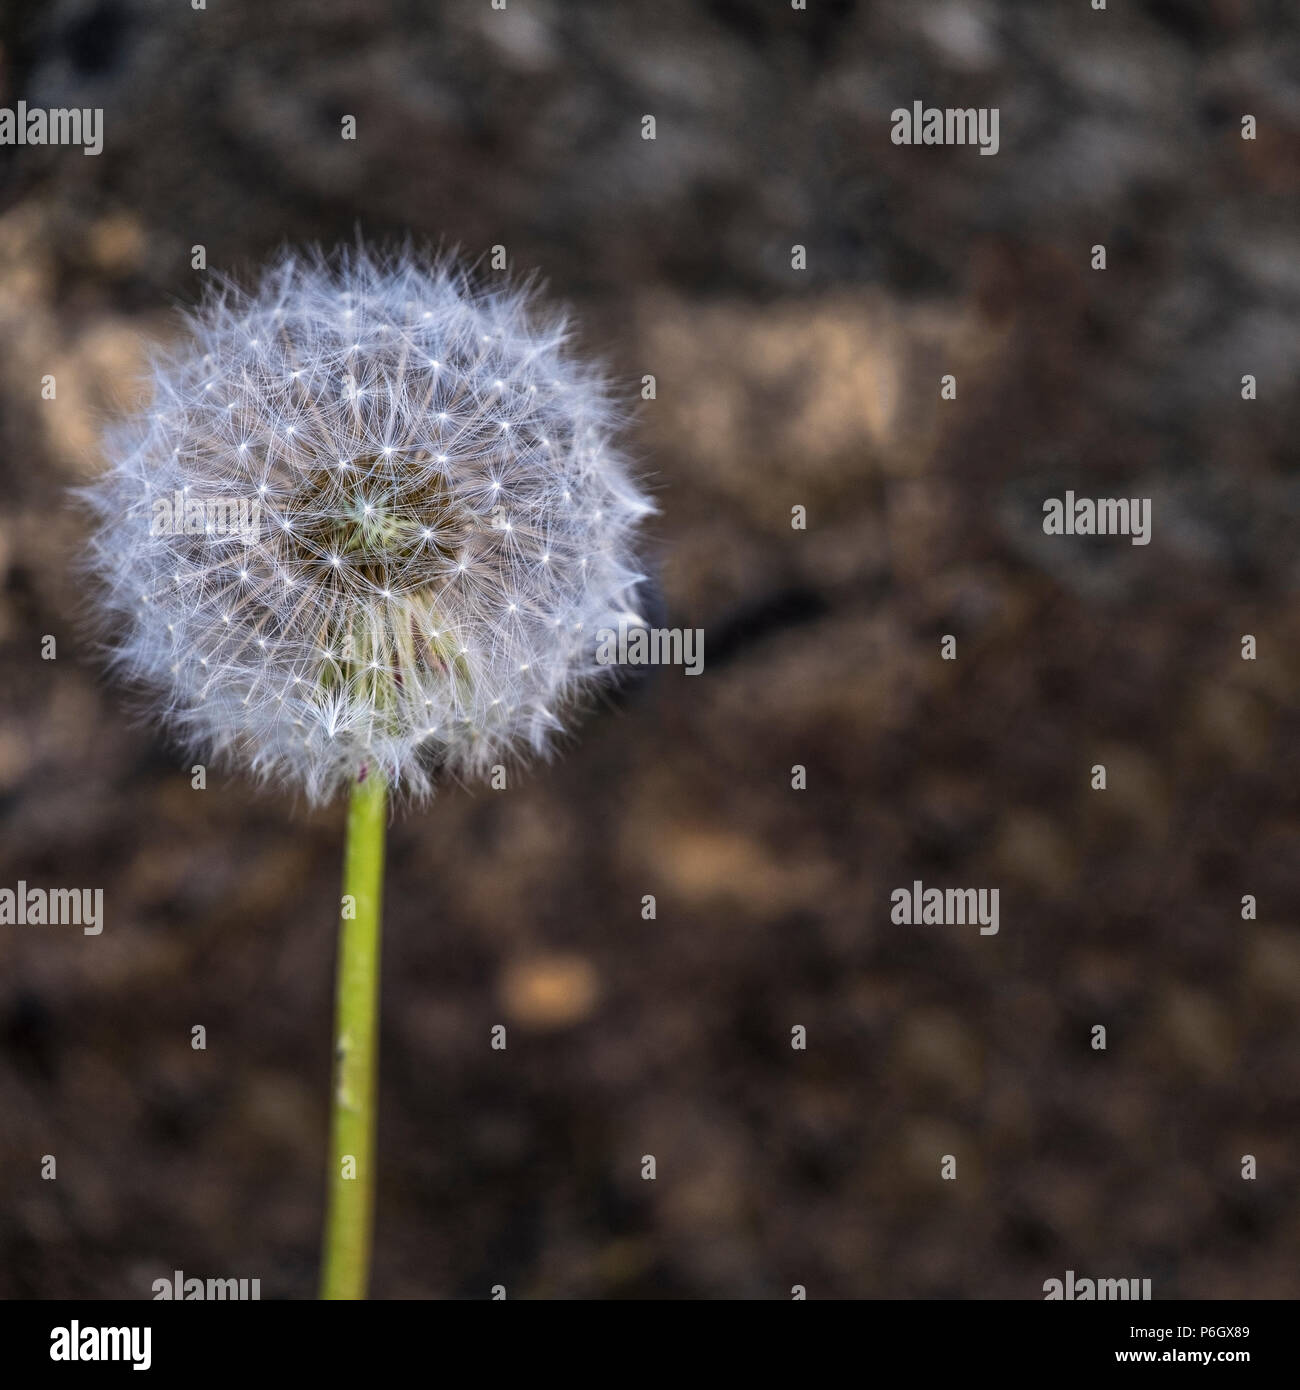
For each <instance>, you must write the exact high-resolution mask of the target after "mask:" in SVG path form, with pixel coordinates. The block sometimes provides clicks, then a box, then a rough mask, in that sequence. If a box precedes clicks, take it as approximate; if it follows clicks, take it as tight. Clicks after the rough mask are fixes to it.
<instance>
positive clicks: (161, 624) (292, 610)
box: [86, 251, 652, 801]
mask: <svg viewBox="0 0 1300 1390" xmlns="http://www.w3.org/2000/svg"><path fill="white" fill-rule="evenodd" d="M187 328H188V332H187V335H186V338H185V341H184V344H183V346H182V347H181V348H179V349H178V350H176V351H174V352H172V353H170V354H167V355H165V356H164V355H162V354H159V355H157V356H156V357H155V360H154V361H153V364H152V366H151V371H150V387H151V393H150V394H151V397H152V399H151V400H150V402H149V404H148V405H147V407H146V408H145V409H143V410H142V411H141V412H140V414H139V415H138V416H136V417H135V418H134V419H133V420H131V421H129V422H128V423H127V424H125V425H123V426H121V427H119V428H117V429H115V430H114V431H112V432H111V433H110V435H109V437H108V440H107V454H108V459H109V467H108V469H107V471H106V472H105V473H104V475H103V476H102V477H101V478H100V479H99V480H98V481H97V482H96V483H94V484H93V485H92V486H91V487H90V488H88V489H86V496H87V498H88V500H89V502H90V504H91V505H92V507H93V508H94V510H95V512H96V516H97V522H98V525H97V529H96V533H95V536H94V540H93V547H92V557H93V567H94V570H95V571H96V573H97V575H98V576H99V578H100V579H101V581H102V582H101V584H100V586H99V587H100V589H101V591H102V592H101V606H102V608H103V610H104V612H105V613H106V614H107V615H108V616H109V617H110V618H112V619H113V620H114V624H113V625H114V627H115V629H116V632H117V635H116V636H115V638H114V641H113V646H112V653H113V656H114V658H115V660H116V662H117V663H118V665H119V666H120V668H121V669H122V670H123V671H124V672H125V673H126V674H127V675H128V676H129V677H131V678H132V679H133V680H136V681H138V682H140V683H142V684H143V685H145V686H146V687H148V688H150V689H151V690H154V691H158V692H162V693H163V695H164V697H165V706H164V709H163V711H162V712H163V713H164V714H165V716H166V718H167V719H168V721H169V722H170V724H171V725H172V727H173V728H174V729H175V730H176V731H177V732H178V733H179V734H180V735H181V737H182V739H183V740H184V741H185V742H187V743H188V744H189V745H191V746H192V747H194V748H195V749H196V750H197V751H200V752H204V753H207V754H208V755H209V756H218V757H220V756H225V757H228V758H231V759H233V760H235V761H237V762H240V763H242V764H243V765H245V766H247V767H248V768H250V769H251V770H252V771H253V772H254V773H256V774H257V775H259V776H262V777H265V778H268V779H274V780H277V781H282V782H284V783H286V784H289V785H292V786H295V787H297V788H298V789H300V790H301V791H302V792H304V793H305V794H306V796H307V797H308V798H309V799H310V800H312V801H321V800H325V799H327V798H329V797H331V796H333V795H334V794H335V793H336V792H338V791H339V790H341V789H342V788H344V787H345V786H346V785H348V784H349V783H350V782H351V780H352V779H354V778H355V777H356V776H358V775H359V774H360V773H361V772H362V771H363V769H366V768H368V767H378V768H379V769H382V771H383V772H384V774H385V775H386V776H387V778H388V779H389V780H390V782H392V783H393V784H394V786H395V788H396V789H397V790H398V791H399V792H400V793H403V794H405V795H407V796H410V797H415V798H421V797H424V796H427V795H428V794H430V792H431V791H432V787H433V783H434V780H435V778H436V776H437V774H438V773H440V772H446V773H448V774H449V775H452V776H455V777H460V778H473V777H476V776H481V775H483V774H484V773H485V772H486V771H487V770H488V769H490V768H491V767H493V766H494V765H496V764H498V763H502V762H507V761H511V760H512V759H514V758H516V757H518V756H520V755H525V754H528V753H530V752H531V753H544V752H545V751H546V750H547V748H548V746H549V745H550V743H551V741H552V739H553V736H554V735H555V734H556V733H557V732H558V731H560V730H561V728H562V727H563V720H564V719H565V717H566V715H567V714H568V713H569V712H570V711H571V710H572V709H573V708H574V705H575V702H576V701H577V700H578V699H579V697H580V696H581V694H582V693H583V691H584V690H585V689H587V688H589V687H590V686H592V685H594V684H595V683H597V682H599V681H600V680H602V679H607V678H608V677H609V675H610V668H609V667H608V666H602V665H600V664H598V662H597V661H596V656H595V652H596V642H595V634H596V632H597V631H598V630H599V629H600V628H602V627H609V628H616V627H617V625H618V622H619V618H620V616H621V617H622V618H623V621H624V622H626V621H627V613H628V610H629V609H634V608H635V607H636V603H635V591H636V588H637V585H638V584H639V583H640V581H641V579H642V576H641V575H640V574H639V573H638V571H637V562H636V556H635V551H634V531H635V528H636V525H637V523H638V521H639V520H640V519H641V518H642V517H643V516H644V515H645V514H646V513H648V512H649V511H651V510H652V508H651V506H650V504H649V503H648V501H647V500H646V498H645V497H644V496H643V494H642V493H641V492H640V490H639V489H638V488H637V486H636V485H635V482H634V480H633V478H632V477H631V475H630V473H629V470H628V467H627V464H626V461H625V459H624V457H623V456H622V454H621V453H620V451H619V449H618V447H617V444H616V442H615V438H616V433H617V429H618V426H619V423H620V421H619V418H618V411H617V410H616V409H615V407H614V405H613V403H612V402H611V400H610V397H609V395H608V392H607V389H606V386H605V383H604V381H603V379H602V378H601V377H600V376H599V374H598V373H596V372H595V371H593V370H591V369H589V368H586V367H584V366H582V365H581V364H579V363H577V362H575V361H574V360H573V359H572V358H571V357H570V355H569V354H568V352H567V351H566V348H565V339H566V333H565V326H564V323H563V322H562V321H559V320H549V321H543V320H541V319H539V318H538V317H537V316H536V314H535V313H534V311H533V306H532V302H531V299H530V296H529V294H528V293H527V292H526V291H525V290H522V289H520V288H517V287H507V288H503V289H491V290H483V289H475V288H474V287H473V286H472V285H471V283H470V282H469V280H468V279H467V277H466V275H465V273H464V272H463V271H461V270H460V269H458V268H457V267H456V266H455V264H454V263H452V262H450V261H447V260H442V261H438V262H434V263H431V264H429V263H424V262H421V261H420V260H418V259H417V258H415V257H414V256H412V255H410V254H408V253H394V254H387V255H381V254H378V253H373V252H356V251H354V252H350V253H335V254H334V255H333V256H330V257H323V256H319V255H313V256H309V257H298V256H285V257H283V258H281V259H280V260H278V261H277V262H276V263H275V264H274V265H273V266H272V267H271V268H270V269H269V270H268V271H266V272H265V273H264V275H263V276H262V279H261V281H260V283H259V284H258V285H257V287H256V288H255V289H254V290H253V291H251V292H245V291H242V290H239V289H237V288H235V287H233V286H229V285H226V286H224V287H223V288H221V289H219V290H218V291H216V292H214V293H213V294H211V295H210V296H209V297H208V299H207V300H206V301H205V302H204V303H203V304H202V305H201V306H200V308H199V309H197V310H196V311H194V312H193V313H191V314H190V315H189V316H188V323H187Z"/></svg>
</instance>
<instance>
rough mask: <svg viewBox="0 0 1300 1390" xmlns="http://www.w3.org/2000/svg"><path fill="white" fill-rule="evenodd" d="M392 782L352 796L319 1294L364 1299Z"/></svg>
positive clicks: (378, 782)
mask: <svg viewBox="0 0 1300 1390" xmlns="http://www.w3.org/2000/svg"><path fill="white" fill-rule="evenodd" d="M387 814H388V789H387V787H386V785H385V783H384V778H383V776H382V774H381V773H379V772H378V771H377V770H375V771H371V772H369V773H368V774H363V776H362V777H361V778H359V779H358V781H357V782H356V783H354V785H353V787H352V794H351V799H350V801H349V803H348V829H347V846H346V849H345V851H344V859H343V911H342V913H341V915H340V918H339V946H338V961H337V963H336V965H335V971H336V982H335V996H334V1089H333V1094H332V1099H331V1105H330V1150H329V1151H330V1168H329V1187H328V1199H327V1200H328V1207H327V1211H326V1216H325V1243H324V1250H323V1254H322V1259H321V1297H322V1298H326V1299H349V1298H365V1296H366V1290H367V1288H368V1286H369V1283H370V1245H371V1232H372V1229H373V1226H374V1213H375V1120H376V1109H377V1106H376V1091H377V1085H376V1082H377V1075H378V1061H379V975H380V951H379V941H380V934H381V931H380V926H381V920H382V913H383V881H384V828H385V824H386V821H387Z"/></svg>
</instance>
